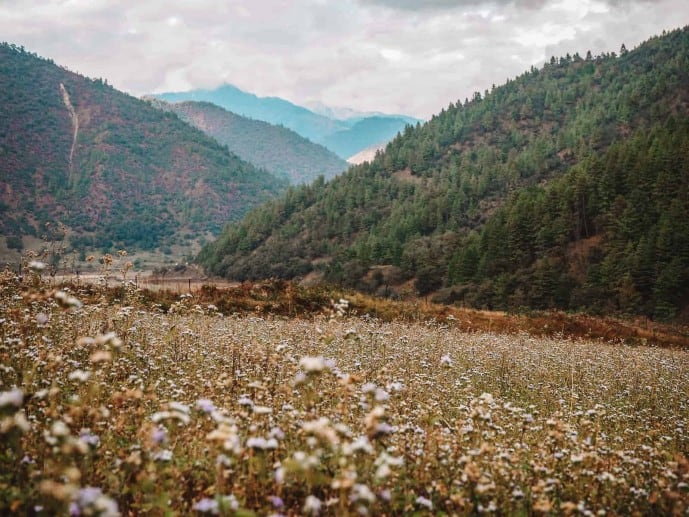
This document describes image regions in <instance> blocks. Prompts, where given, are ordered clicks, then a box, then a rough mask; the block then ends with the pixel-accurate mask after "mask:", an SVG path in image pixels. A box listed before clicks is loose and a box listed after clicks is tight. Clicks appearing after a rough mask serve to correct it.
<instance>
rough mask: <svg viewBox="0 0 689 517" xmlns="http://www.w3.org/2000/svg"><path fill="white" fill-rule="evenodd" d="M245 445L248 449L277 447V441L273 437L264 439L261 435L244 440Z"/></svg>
mask: <svg viewBox="0 0 689 517" xmlns="http://www.w3.org/2000/svg"><path fill="white" fill-rule="evenodd" d="M246 446H247V447H249V448H250V449H261V450H268V449H277V448H278V441H277V440H276V439H275V438H269V439H268V440H266V439H265V438H263V437H252V438H249V439H248V440H247V441H246Z"/></svg>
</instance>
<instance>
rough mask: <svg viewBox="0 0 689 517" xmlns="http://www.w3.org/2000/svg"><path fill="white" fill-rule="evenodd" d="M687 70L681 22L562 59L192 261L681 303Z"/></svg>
mask: <svg viewBox="0 0 689 517" xmlns="http://www.w3.org/2000/svg"><path fill="white" fill-rule="evenodd" d="M688 84H689V30H687V29H683V30H677V31H673V32H671V33H668V34H666V35H664V36H663V37H655V38H652V39H651V40H649V41H648V42H646V43H645V44H643V45H641V46H640V47H639V48H638V49H636V50H634V51H632V52H626V51H624V52H622V54H621V55H620V56H619V57H618V56H616V55H605V56H598V57H596V58H594V57H592V56H587V57H586V58H581V57H580V56H578V55H575V56H574V57H571V56H567V57H565V58H561V59H560V60H556V59H553V60H551V62H550V63H549V64H547V65H545V66H544V67H543V68H542V69H540V70H538V69H535V68H532V69H531V70H530V71H529V72H526V73H525V74H523V75H522V76H520V77H519V78H517V79H516V80H513V81H509V82H508V83H507V84H505V85H503V86H501V87H499V88H496V89H494V90H493V91H490V92H488V91H487V92H485V94H484V95H480V94H478V93H477V94H475V96H474V98H473V99H472V101H471V102H469V101H465V102H464V103H461V102H458V103H456V104H452V105H450V106H449V107H448V109H446V110H443V112H441V113H440V114H439V115H437V116H435V117H433V119H432V120H431V121H429V122H428V123H427V124H425V125H423V126H421V127H417V128H411V127H407V129H406V130H405V131H404V134H402V135H400V136H399V137H397V138H395V139H394V140H393V141H392V142H391V143H390V144H389V145H388V146H387V148H386V151H385V153H383V154H381V155H379V156H378V157H377V158H376V159H375V160H374V161H373V162H372V163H370V164H364V165H362V166H358V167H353V168H352V169H350V170H349V171H348V173H346V174H344V175H342V176H340V177H338V178H335V179H334V180H332V181H331V182H329V183H323V182H320V183H316V184H314V185H311V186H308V187H304V188H301V189H296V190H295V189H290V190H289V191H288V192H287V193H286V194H285V195H284V196H282V197H281V198H279V199H278V200H276V201H273V202H271V203H269V204H268V205H267V206H264V207H262V208H260V209H258V210H256V211H253V212H251V213H250V214H248V216H247V217H246V218H245V219H244V221H242V222H241V223H240V224H238V225H234V226H229V227H228V228H227V229H226V230H225V231H224V232H223V234H222V236H221V237H220V238H219V239H218V240H217V241H216V242H215V243H213V244H212V245H210V246H207V247H206V248H205V249H204V250H203V251H202V253H201V255H200V257H199V258H200V260H201V261H202V262H203V264H205V266H206V267H207V268H208V269H209V270H210V271H212V272H215V273H218V274H222V275H225V276H228V277H231V278H237V279H242V278H260V277H271V276H278V277H283V278H294V277H300V276H303V275H306V274H310V275H311V276H314V275H316V276H320V277H321V278H322V279H324V280H325V281H329V282H336V283H342V284H345V285H350V286H355V287H358V288H362V289H369V290H376V289H380V290H381V292H386V291H387V290H388V287H387V286H389V285H394V284H401V283H402V282H403V281H405V280H408V279H413V280H414V285H415V287H416V289H417V291H418V292H419V293H420V294H426V293H429V292H436V293H437V294H438V297H439V299H444V300H446V301H461V302H463V303H466V304H469V305H473V306H476V307H488V308H504V309H511V310H514V309H516V308H520V307H536V308H550V307H559V308H565V309H572V308H578V309H582V308H583V309H588V310H595V311H619V312H631V313H640V314H646V315H649V316H653V317H660V318H669V317H673V316H675V315H677V314H678V311H681V310H682V309H683V308H684V307H686V305H687V302H688V301H689V243H688V240H689V231H688V229H687V228H685V221H687V220H689V198H688V197H687V196H688V195H689V194H687V191H688V187H687V185H688V183H689V171H688V170H687V165H686V163H687V160H686V156H687V154H686V152H687V150H689V144H688V141H689V128H688V127H687V123H686V120H687V115H688V113H689V108H688V106H689V89H688V88H687V85H688ZM673 248H674V249H676V250H677V252H672V251H670V250H672V249H673Z"/></svg>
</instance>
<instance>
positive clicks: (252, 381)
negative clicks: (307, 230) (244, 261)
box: [0, 273, 689, 515]
mask: <svg viewBox="0 0 689 517" xmlns="http://www.w3.org/2000/svg"><path fill="white" fill-rule="evenodd" d="M1 282H2V285H1V288H0V339H1V344H0V358H1V361H0V362H1V365H2V366H1V367H0V415H1V420H0V433H1V434H2V437H1V439H0V513H3V514H4V513H10V512H12V513H18V514H28V515H34V514H37V515H54V514H67V513H70V512H71V513H72V514H76V515H116V514H122V515H130V514H131V515H135V514H151V515H188V514H194V513H197V514H204V513H205V514H221V515H251V514H256V515H268V514H284V515H299V514H322V515H348V514H364V515H365V514H371V515H402V514H415V513H417V514H457V515H473V514H476V513H499V514H511V515H533V514H564V515H581V514H584V515H594V514H601V515H603V514H606V515H607V514H611V515H614V514H625V515H626V514H634V513H638V514H646V515H650V514H666V515H671V514H685V513H686V512H687V509H688V508H689V462H688V461H687V459H686V458H687V456H688V454H689V436H688V435H687V430H688V429H689V356H688V355H687V352H686V351H684V350H682V349H678V348H660V347H655V346H641V345H640V342H639V341H636V342H635V343H634V345H633V346H631V345H626V344H623V343H620V342H615V343H612V342H604V341H603V340H601V339H596V340H591V339H583V338H581V337H573V336H575V334H571V335H570V337H564V335H563V332H562V328H564V327H562V326H561V323H562V321H565V320H562V321H561V320H559V319H553V320H549V321H551V325H552V327H557V330H555V331H553V332H547V333H541V334H540V335H535V334H534V333H529V332H526V331H524V330H525V329H528V326H527V325H524V327H523V328H522V327H519V326H515V327H514V328H508V327H507V324H503V323H500V322H501V321H509V318H516V319H517V320H519V318H522V319H524V318H526V317H516V316H514V317H513V316H509V315H494V314H482V313H478V312H468V311H466V312H462V311H460V310H459V309H453V310H452V311H450V310H449V309H446V308H444V309H441V308H437V307H435V306H431V305H425V304H417V305H406V306H404V307H402V306H401V305H400V306H397V305H390V304H391V303H392V302H382V301H374V300H372V299H365V298H359V297H358V296H354V295H345V297H346V298H347V300H346V301H342V302H340V301H339V298H334V300H335V301H334V302H333V301H331V297H332V296H331V295H332V294H333V293H329V292H325V291H304V290H300V289H298V288H296V287H294V286H291V285H289V284H282V283H277V284H274V283H273V284H256V285H253V284H245V285H243V286H239V287H236V288H233V289H234V290H218V289H215V288H212V287H206V288H204V289H202V290H200V291H198V292H196V293H194V294H193V295H182V296H179V295H174V296H173V295H172V294H166V293H152V292H146V291H139V290H137V289H135V288H134V287H133V286H131V285H125V286H123V287H121V288H118V289H108V290H105V289H99V288H97V287H94V286H81V287H78V286H71V287H70V286H62V287H61V289H60V290H58V288H55V287H49V286H47V285H45V284H43V283H41V282H40V280H39V279H38V278H33V279H32V278H25V279H24V282H22V283H20V282H18V280H17V279H16V278H15V277H14V276H13V275H12V274H10V273H7V274H5V275H4V276H3V278H2V280H1ZM233 293H234V294H233ZM437 311H440V312H437ZM448 311H449V312H448ZM355 312H356V313H357V314H354V313H355ZM295 316H298V317H295ZM450 316H451V317H450ZM545 317H546V316H545V315H536V316H533V318H535V319H534V321H538V320H537V318H545ZM563 317H564V316H563ZM472 318H474V321H475V322H476V323H474V324H473V326H471V321H472ZM482 318H493V320H492V321H494V323H491V325H492V326H493V328H492V329H490V330H489V329H488V328H485V325H483V324H482V323H481V321H483V320H482ZM501 318H505V319H504V320H503V319H501ZM553 322H555V323H553ZM529 325H531V323H529ZM533 325H534V326H536V323H533ZM591 325H592V326H593V322H592V323H591ZM601 325H604V326H605V328H608V330H609V328H610V324H609V323H603V324H601ZM506 330H507V331H508V332H506ZM565 334H566V332H565ZM680 337H681V336H680Z"/></svg>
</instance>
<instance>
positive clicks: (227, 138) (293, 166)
mask: <svg viewBox="0 0 689 517" xmlns="http://www.w3.org/2000/svg"><path fill="white" fill-rule="evenodd" d="M151 102H152V103H153V105H154V106H156V107H158V108H161V109H164V110H168V111H172V112H174V113H175V114H177V116H178V117H180V118H181V119H182V120H184V121H185V122H187V123H188V124H191V125H192V126H194V127H196V128H198V129H200V130H201V131H203V132H204V133H206V134H207V135H210V136H212V137H213V138H215V139H216V140H217V141H218V142H220V143H221V144H223V145H226V146H227V148H228V149H229V150H230V151H231V152H233V153H235V154H236V155H237V156H239V157H240V158H241V159H243V160H246V161H247V162H250V163H252V164H254V165H257V166H259V167H262V168H264V169H266V170H267V171H268V172H270V173H272V174H274V175H275V176H278V177H286V178H288V179H289V181H290V183H292V184H300V183H310V182H312V181H313V180H314V179H316V178H317V177H318V176H321V175H322V176H324V177H325V178H326V179H330V178H332V177H333V176H335V175H337V174H339V173H341V172H342V171H344V170H345V169H347V167H349V164H348V163H347V162H345V161H344V160H342V159H341V158H339V157H338V156H336V155H335V154H333V153H332V152H331V151H329V150H328V149H326V148H325V147H323V146H321V145H317V144H314V143H312V142H310V141H309V140H307V139H306V138H304V137H302V136H300V135H298V134H297V133H295V132H294V131H292V130H290V129H287V128H285V127H283V126H275V125H273V124H268V123H267V122H262V121H260V120H252V119H249V118H246V117H242V116H240V115H237V114H235V113H231V112H229V111H227V110H225V109H223V108H221V107H219V106H216V105H215V104H211V103H210V102H195V101H188V102H178V103H168V102H165V101H160V100H157V99H153V100H152V101H151Z"/></svg>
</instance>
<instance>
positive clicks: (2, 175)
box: [0, 44, 286, 252]
mask: <svg viewBox="0 0 689 517" xmlns="http://www.w3.org/2000/svg"><path fill="white" fill-rule="evenodd" d="M0 106H2V116H0V235H2V236H5V237H12V238H13V240H14V241H15V242H16V241H17V239H18V238H19V237H22V236H26V235H35V236H41V235H43V234H44V233H45V229H46V224H48V223H49V224H50V225H51V227H53V228H54V227H55V226H56V224H55V223H57V222H61V223H64V224H65V225H66V227H67V231H68V238H69V239H70V240H71V242H72V244H73V245H74V247H75V248H76V249H84V248H89V249H107V250H112V249H113V248H116V247H125V248H129V249H130V250H134V249H155V248H159V247H163V246H165V247H170V246H175V245H177V246H179V249H181V250H187V252H190V251H191V249H192V247H193V246H194V245H195V243H198V242H199V241H201V240H203V239H205V238H206V237H207V236H208V235H213V234H217V233H218V232H219V231H220V229H221V228H222V226H223V225H224V224H225V223H226V222H227V221H228V220H237V219H239V218H240V217H241V216H242V215H243V214H244V213H245V212H246V211H247V210H249V209H250V208H252V207H254V206H256V205H257V204H258V203H260V202H262V201H266V200H267V199H269V198H271V197H273V196H275V195H276V194H277V193H278V192H280V191H281V190H283V189H284V188H285V187H286V182H285V181H283V180H278V179H277V178H275V177H274V176H273V175H271V174H269V173H268V172H267V171H265V170H263V169H258V168H256V167H254V166H253V165H251V164H249V163H247V162H245V161H243V160H241V159H239V158H238V157H237V156H236V155H234V154H231V153H229V152H228V151H227V150H226V149H225V148H223V147H222V146H221V145H220V144H218V143H217V142H216V141H215V140H213V139H212V138H210V137H208V136H206V135H205V134H204V133H202V132H201V131H199V130H198V129H195V128H193V127H191V126H189V125H188V124H186V123H184V122H182V121H181V120H180V119H179V118H177V117H176V116H175V115H173V114H171V113H164V112H162V111H160V110H158V109H155V108H153V107H152V106H150V105H149V104H148V103H146V102H144V101H141V100H139V99H136V98H134V97H131V96H129V95H127V94H125V93H122V92H119V91H117V90H115V89H113V88H112V87H111V86H109V85H108V84H107V82H104V81H103V80H101V79H96V80H92V79H88V78H86V77H83V76H80V75H78V74H76V73H73V72H70V71H68V70H66V69H64V68H62V67H60V66H58V65H56V64H54V63H53V61H52V60H49V59H43V58H40V57H39V56H37V55H35V54H32V53H30V52H27V51H26V50H24V49H23V48H22V47H17V46H15V45H11V44H0Z"/></svg>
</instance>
